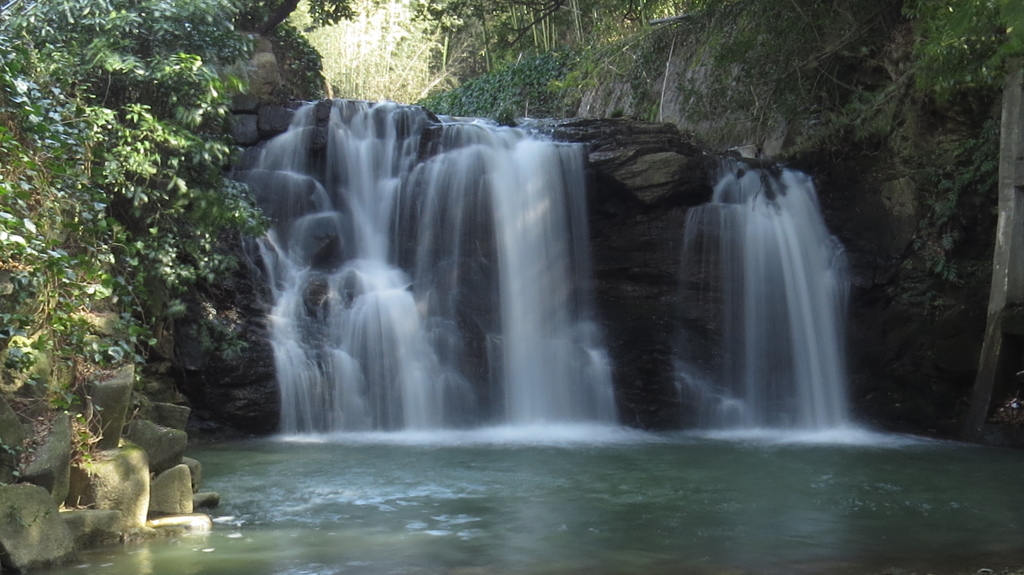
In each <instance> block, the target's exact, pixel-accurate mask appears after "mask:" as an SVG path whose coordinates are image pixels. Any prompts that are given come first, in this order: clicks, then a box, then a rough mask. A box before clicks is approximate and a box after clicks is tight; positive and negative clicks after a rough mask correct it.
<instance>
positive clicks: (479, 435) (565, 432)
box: [276, 423, 671, 447]
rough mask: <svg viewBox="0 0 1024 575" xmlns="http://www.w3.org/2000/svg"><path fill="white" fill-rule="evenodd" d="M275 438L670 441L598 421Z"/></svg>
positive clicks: (430, 442) (563, 443)
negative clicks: (594, 422) (595, 422)
mask: <svg viewBox="0 0 1024 575" xmlns="http://www.w3.org/2000/svg"><path fill="white" fill-rule="evenodd" d="M276 439H277V440H278V441H284V442H294V443H333V444H340V445H401V446H426V447H478V446H479V447H591V446H606V445H607V446H614V445H632V444H646V443H661V442H666V441H671V439H670V437H669V436H667V435H659V434H654V433H648V432H645V431H641V430H638V429H632V428H628V427H621V426H612V425H600V424H586V423H583V424H569V423H566V424H558V423H554V424H552V423H545V424H536V425H499V426H492V427H483V428H478V429H463V430H454V429H449V430H434V431H417V430H409V431H379V432H378V431H368V432H334V433H317V434H285V435H280V436H278V437H277V438H276Z"/></svg>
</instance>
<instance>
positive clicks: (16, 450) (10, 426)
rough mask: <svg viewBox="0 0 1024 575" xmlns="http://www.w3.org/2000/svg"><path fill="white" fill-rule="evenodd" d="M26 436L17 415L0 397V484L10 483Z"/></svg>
mask: <svg viewBox="0 0 1024 575" xmlns="http://www.w3.org/2000/svg"><path fill="white" fill-rule="evenodd" d="M27 438H28V434H27V433H25V426H24V425H22V424H21V419H19V418H18V414H16V413H14V410H13V409H11V406H10V405H9V404H8V403H7V401H6V400H4V398H2V397H0V483H11V482H12V481H13V480H14V472H15V471H17V469H18V456H19V455H20V453H21V450H22V446H23V445H24V443H25V439H27Z"/></svg>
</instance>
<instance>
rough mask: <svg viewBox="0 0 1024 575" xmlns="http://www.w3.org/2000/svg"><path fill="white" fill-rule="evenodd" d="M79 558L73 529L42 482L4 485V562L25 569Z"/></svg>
mask: <svg viewBox="0 0 1024 575" xmlns="http://www.w3.org/2000/svg"><path fill="white" fill-rule="evenodd" d="M74 558H75V542H74V539H73V537H72V535H71V530H70V529H68V526H67V525H66V524H65V523H64V521H63V520H62V519H61V514H60V512H59V511H58V510H57V504H56V503H55V502H54V500H53V497H51V496H50V493H49V492H47V491H46V489H44V488H42V487H39V486H38V485H29V484H18V485H0V565H2V566H3V569H11V570H12V571H25V570H27V569H35V568H39V567H46V566H51V565H60V564H62V563H67V562H69V561H71V560H73V559H74Z"/></svg>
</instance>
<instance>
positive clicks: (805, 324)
mask: <svg viewBox="0 0 1024 575" xmlns="http://www.w3.org/2000/svg"><path fill="white" fill-rule="evenodd" d="M683 273H684V274H685V275H687V276H689V277H691V278H696V280H695V281H696V282H697V283H699V284H700V286H699V287H698V288H697V289H696V290H692V291H691V292H690V293H691V297H689V298H688V300H689V301H687V302H686V305H692V306H698V307H699V306H707V305H708V301H700V300H702V299H705V300H706V299H708V298H711V299H715V300H716V302H717V303H716V304H715V307H716V309H717V310H718V311H717V312H714V313H717V316H718V317H717V318H716V320H717V321H714V322H712V323H715V324H716V325H715V326H713V327H712V331H714V332H715V333H717V335H718V337H719V339H720V350H721V357H720V360H721V361H720V366H719V367H718V369H717V373H713V374H700V373H699V372H698V371H697V370H695V369H693V368H692V365H694V363H695V362H692V361H686V360H684V361H683V362H682V363H681V367H680V374H679V376H680V380H681V391H682V392H683V394H684V396H685V398H686V399H689V400H691V401H692V402H693V403H694V404H695V405H696V408H697V412H698V413H697V416H698V420H699V421H698V422H699V424H700V425H701V426H706V427H746V428H750V427H787V428H802V429H827V428H836V427H842V426H844V425H846V424H847V423H848V421H849V416H848V413H847V398H846V393H847V392H846V387H847V384H846V365H845V351H844V345H845V344H844V330H845V315H846V302H847V290H848V284H849V280H848V279H847V271H846V262H845V255H844V251H843V248H842V245H840V244H839V242H838V240H836V238H834V237H833V236H831V235H830V234H829V232H828V230H827V229H826V227H825V223H824V220H823V219H822V216H821V212H820V209H819V207H818V200H817V195H816V192H815V189H814V185H813V184H812V182H811V179H810V177H809V176H807V175H806V174H803V173H800V172H797V171H793V170H788V169H776V170H767V169H753V168H750V167H748V166H747V165H745V164H742V163H738V162H731V161H730V162H726V163H723V164H722V166H721V169H720V174H719V177H718V182H717V184H716V186H715V189H714V195H713V198H712V201H711V202H710V203H708V204H705V205H703V206H699V207H697V208H694V209H692V210H691V211H690V212H689V214H688V216H687V224H686V234H685V238H684V246H683ZM694 293H695V294H697V295H696V296H695V297H694V296H693V295H692V294H694ZM708 294H713V295H708Z"/></svg>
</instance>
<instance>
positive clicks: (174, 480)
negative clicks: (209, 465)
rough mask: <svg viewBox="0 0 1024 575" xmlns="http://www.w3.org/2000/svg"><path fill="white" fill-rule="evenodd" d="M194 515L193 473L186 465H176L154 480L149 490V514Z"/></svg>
mask: <svg viewBox="0 0 1024 575" xmlns="http://www.w3.org/2000/svg"><path fill="white" fill-rule="evenodd" d="M188 513H192V473H191V472H190V471H189V469H188V466H187V465H185V464H181V465H175V466H174V467H172V468H170V469H168V470H167V471H164V472H163V473H161V474H160V475H158V476H157V478H156V479H154V480H153V484H152V485H151V486H150V490H149V514H150V515H153V516H160V515H183V514H188Z"/></svg>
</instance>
